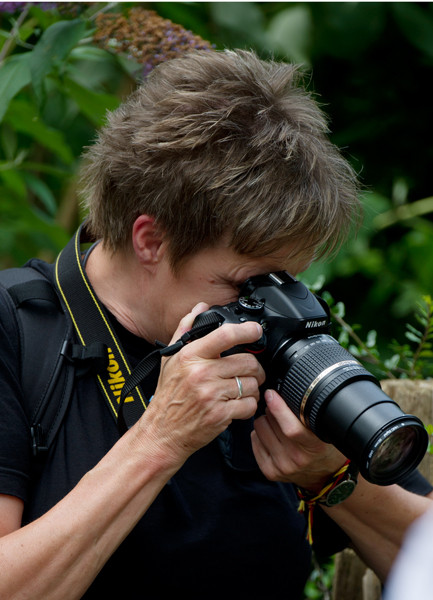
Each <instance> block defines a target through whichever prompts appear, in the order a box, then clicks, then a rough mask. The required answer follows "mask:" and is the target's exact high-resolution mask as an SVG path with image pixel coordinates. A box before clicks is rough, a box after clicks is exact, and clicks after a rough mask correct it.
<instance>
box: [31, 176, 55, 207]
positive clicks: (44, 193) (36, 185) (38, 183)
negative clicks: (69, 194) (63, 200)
mask: <svg viewBox="0 0 433 600" xmlns="http://www.w3.org/2000/svg"><path fill="white" fill-rule="evenodd" d="M24 180H25V182H26V184H27V186H28V187H29V189H30V190H31V191H32V192H33V194H34V195H35V196H36V198H38V200H40V202H41V203H42V205H43V206H44V208H45V209H46V212H47V213H48V215H49V216H50V217H55V216H56V211H57V203H56V200H55V198H54V195H53V193H52V191H51V190H50V188H49V187H48V186H47V184H46V183H45V182H44V181H43V180H42V179H40V178H39V177H35V176H34V175H32V174H31V173H25V174H24Z"/></svg>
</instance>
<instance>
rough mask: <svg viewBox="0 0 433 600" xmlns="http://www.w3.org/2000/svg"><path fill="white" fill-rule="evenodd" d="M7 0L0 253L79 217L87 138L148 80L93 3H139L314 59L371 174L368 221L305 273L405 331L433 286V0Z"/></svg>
mask: <svg viewBox="0 0 433 600" xmlns="http://www.w3.org/2000/svg"><path fill="white" fill-rule="evenodd" d="M12 4H14V3H0V267H2V268H3V267H7V266H12V265H16V264H21V263H23V262H24V261H25V260H26V259H27V258H29V257H31V256H35V255H39V256H43V257H46V258H48V259H52V258H53V257H54V256H55V255H56V253H57V252H58V250H59V249H60V248H61V247H62V246H63V245H64V243H65V242H66V241H67V239H68V238H69V235H70V234H71V233H72V231H73V230H74V229H75V227H76V225H77V223H78V222H79V220H80V219H81V218H82V216H83V215H82V214H80V209H79V206H78V202H77V197H76V192H75V188H76V174H77V169H78V167H79V162H80V153H81V151H82V149H83V147H84V146H86V145H87V144H89V143H91V141H92V139H93V137H94V132H95V128H96V127H98V126H99V125H100V124H101V123H102V122H103V120H104V115H105V113H106V111H107V110H110V109H113V108H115V107H116V106H117V105H118V104H119V102H120V101H121V99H122V98H124V97H125V95H127V94H128V93H129V92H130V91H131V90H132V89H133V88H134V87H135V85H136V84H137V80H138V78H137V72H138V65H137V63H136V62H135V60H133V59H131V58H130V57H128V56H123V55H120V54H116V53H114V52H110V51H108V50H105V49H101V48H100V47H98V46H97V45H96V44H95V43H94V42H93V38H92V36H93V34H94V32H95V30H96V27H97V25H96V15H97V14H98V13H100V12H101V11H111V12H113V11H114V12H116V11H118V12H122V13H124V14H128V11H129V9H130V8H131V7H132V6H134V7H136V6H142V7H144V8H148V9H151V10H155V11H156V12H157V13H158V14H159V15H161V16H162V17H164V18H168V19H171V20H172V21H173V22H175V23H178V24H180V25H182V26H183V27H184V28H185V29H187V30H191V31H193V32H194V34H197V35H200V36H201V37H202V38H203V39H205V40H208V41H210V42H211V43H212V44H213V45H214V46H215V47H216V48H217V49H222V48H225V47H230V48H235V47H236V48H253V49H255V50H256V51H257V52H258V53H259V54H260V55H261V56H262V57H263V58H267V57H271V56H272V57H275V58H277V59H283V60H288V61H295V62H300V63H302V64H303V65H304V70H305V73H306V81H307V82H308V86H309V88H310V89H311V91H312V92H313V93H314V94H315V95H316V96H317V97H318V99H319V101H320V102H321V103H322V105H323V107H324V109H325V111H326V112H327V114H328V115H329V119H330V130H331V138H332V140H333V141H334V142H335V143H336V144H337V145H338V146H340V147H342V148H343V152H344V154H345V155H346V157H347V158H348V159H349V160H350V161H351V162H352V163H353V165H354V167H355V169H356V170H357V172H358V173H359V175H360V178H361V181H362V183H363V185H364V193H363V201H364V205H365V221H364V225H363V227H362V229H361V231H360V232H359V235H358V236H357V238H356V239H353V240H350V243H348V244H347V246H346V247H345V248H344V249H343V250H342V251H341V252H340V253H339V255H338V257H337V258H336V259H335V260H333V261H332V262H330V261H328V262H327V263H326V264H317V265H314V266H312V267H311V268H310V269H309V271H308V272H307V273H306V274H305V275H304V276H303V278H304V280H305V281H307V282H314V281H316V280H317V278H318V277H319V276H324V277H325V289H326V290H328V291H329V292H330V293H331V294H332V296H333V297H334V298H337V299H339V300H341V301H342V302H343V303H344V305H345V306H346V312H347V318H348V321H349V322H351V323H353V322H357V323H361V324H362V328H363V329H364V328H365V330H366V331H368V330H369V329H372V328H374V329H377V330H378V331H379V338H380V339H379V345H381V346H382V347H383V348H386V347H387V345H388V344H389V342H390V340H392V339H393V338H396V337H397V338H398V337H399V334H403V333H404V330H405V327H406V321H407V320H409V319H411V318H412V315H413V313H414V310H415V307H416V304H417V302H418V301H419V300H420V298H421V297H422V296H423V295H425V294H431V293H432V290H431V288H432V270H433V243H432V241H433V220H432V215H433V197H432V195H433V191H432V185H431V181H430V168H431V164H432V155H433V147H432V144H431V141H430V140H431V138H432V135H431V134H432V131H431V130H432V124H433V123H432V119H431V100H430V94H429V92H428V89H429V82H430V80H431V78H432V74H433V6H432V4H431V3H429V2H426V3H412V2H387V3H377V2H368V3H362V2H342V3H340V2H336V3H334V2H311V3H308V2H263V3H262V2H149V3H128V2H122V3H93V4H92V3H73V2H72V3H52V4H48V3H28V4H25V3H20V6H15V7H12V8H11V5H12ZM14 8H15V10H14ZM5 10H9V12H4V11H5Z"/></svg>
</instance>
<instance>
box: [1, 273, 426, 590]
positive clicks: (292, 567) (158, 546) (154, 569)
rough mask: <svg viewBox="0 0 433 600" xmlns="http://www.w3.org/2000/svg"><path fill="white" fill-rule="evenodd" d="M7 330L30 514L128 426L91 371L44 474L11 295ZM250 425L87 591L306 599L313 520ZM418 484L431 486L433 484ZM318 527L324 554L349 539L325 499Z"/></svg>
mask: <svg viewBox="0 0 433 600" xmlns="http://www.w3.org/2000/svg"><path fill="white" fill-rule="evenodd" d="M39 268H40V269H41V270H43V271H44V272H46V273H47V274H48V276H49V277H52V267H51V266H50V265H45V264H44V263H39ZM114 326H115V328H116V330H117V333H118V334H119V336H120V339H121V342H122V344H123V347H124V350H125V352H126V354H127V355H128V357H129V359H130V362H131V365H132V366H134V365H135V364H136V363H137V362H138V361H139V360H140V359H141V358H142V357H143V356H145V355H146V354H147V353H149V352H150V351H151V349H152V346H151V345H150V344H148V343H147V342H146V341H144V340H142V339H140V338H136V337H135V336H133V335H132V334H130V333H129V332H127V331H126V330H124V329H123V328H122V327H121V326H120V325H119V324H118V323H117V322H114ZM0 340H1V343H0V389H1V390H2V393H1V394H0V415H1V418H0V493H2V494H10V495H15V496H17V497H19V498H21V499H23V500H24V502H25V511H24V523H28V522H31V521H33V520H34V519H36V518H37V517H38V516H40V515H42V514H44V513H45V512H46V511H48V510H49V509H50V508H51V507H52V506H53V505H54V504H56V503H57V502H58V501H60V500H61V499H62V498H63V497H64V496H65V495H66V494H67V493H68V492H69V491H70V490H71V489H72V488H73V487H74V486H75V485H76V484H77V482H78V481H79V480H80V478H81V477H82V476H83V475H84V474H85V473H86V472H87V471H88V470H90V469H92V468H93V467H94V466H95V465H96V463H97V462H98V461H99V460H100V459H101V458H102V457H103V456H104V455H105V454H106V453H107V452H108V450H109V449H110V448H111V447H112V446H113V445H114V444H115V443H116V441H117V440H118V438H119V434H118V431H117V427H116V424H115V423H114V420H113V417H112V415H111V414H110V412H109V411H108V408H107V407H106V405H105V403H104V399H103V398H102V395H101V394H100V392H99V389H98V387H97V384H96V381H95V380H94V379H93V378H92V376H90V375H87V376H85V377H82V378H80V379H77V381H76V385H75V390H74V394H73V397H72V400H71V402H70V404H69V407H68V411H67V414H66V417H65V420H64V423H63V425H62V427H61V429H60V431H59V433H58V435H57V437H56V439H55V441H54V443H53V445H52V447H51V448H50V450H49V455H48V458H47V460H46V463H45V467H44V469H43V472H42V474H41V475H40V477H39V479H38V480H37V481H32V457H31V449H30V431H29V426H28V422H27V418H26V414H25V410H24V409H23V406H24V404H23V390H22V389H21V384H20V379H19V364H20V362H19V361H20V358H19V352H20V350H19V340H18V339H17V332H16V328H15V326H14V323H13V320H12V319H11V315H10V313H8V311H7V310H6V309H5V307H4V305H3V306H2V305H0ZM44 343H49V333H48V332H47V337H46V340H41V357H40V358H41V359H43V345H44ZM250 427H251V423H248V422H237V423H235V424H234V425H233V427H232V429H233V432H232V440H233V441H234V447H235V449H237V450H236V452H237V453H238V456H237V455H235V456H234V457H233V462H232V464H229V463H230V461H228V460H227V458H226V457H225V456H224V452H223V448H224V442H227V439H226V438H227V436H226V437H224V436H222V437H221V439H219V440H215V441H213V442H212V443H210V444H209V445H208V446H206V447H205V448H203V449H201V450H199V451H198V452H196V453H195V454H193V455H192V456H191V457H190V458H189V459H188V460H187V462H186V463H185V465H184V466H183V467H182V468H181V469H180V471H179V472H178V473H177V474H176V475H175V476H174V477H173V478H172V479H171V480H170V482H169V483H168V484H167V485H166V486H165V487H164V489H163V490H162V491H161V492H160V494H159V495H158V497H157V498H156V500H155V501H154V503H153V504H152V506H151V507H150V508H149V510H148V511H147V512H146V514H145V515H144V517H143V518H142V519H141V521H140V522H139V523H138V525H137V526H136V527H135V528H134V530H133V531H132V532H131V534H130V535H129V536H128V537H127V538H126V540H125V541H124V542H123V543H122V544H121V546H120V547H119V549H118V550H117V551H116V552H115V553H114V554H113V556H112V557H111V558H110V560H109V561H108V563H107V564H106V565H105V567H104V568H103V569H102V571H101V573H100V574H99V575H98V577H97V578H96V580H95V582H94V583H93V584H92V586H91V587H90V588H89V590H88V592H87V593H86V594H85V595H84V598H86V599H93V598H95V599H98V600H99V598H101V597H104V598H107V599H109V598H118V597H127V598H128V599H130V600H134V599H135V598H137V599H138V598H147V599H148V600H152V599H155V598H164V597H169V595H171V594H175V593H176V594H180V595H183V594H185V595H186V596H188V597H189V598H197V599H198V598H200V599H202V598H203V597H205V598H208V599H213V598H221V597H222V596H223V595H225V597H228V598H232V597H233V598H235V597H236V598H240V599H241V598H249V599H254V598H257V599H258V598H264V597H265V598H269V599H272V598H280V597H281V596H285V597H288V598H293V599H296V598H301V597H302V590H303V588H304V585H305V580H306V578H307V576H308V573H309V570H310V554H311V549H310V547H309V544H308V542H307V541H306V524H305V518H304V516H303V515H301V514H299V513H298V511H297V508H298V499H297V497H296V494H295V492H294V489H293V487H292V486H291V485H290V484H282V483H277V482H269V481H267V480H266V479H265V478H264V477H263V476H262V475H261V474H260V472H259V471H258V470H257V469H250V467H251V463H252V454H251V448H250V447H249V446H248V444H249V428H250ZM239 448H241V451H240V452H238V449H239ZM239 457H240V458H239ZM240 466H241V467H242V468H244V467H245V468H246V470H239V467H240ZM119 468H122V465H119ZM418 489H421V493H422V486H421V488H418ZM426 491H429V490H428V489H427V490H426ZM95 493H98V491H97V490H95ZM314 535H315V538H316V539H317V543H318V544H319V545H320V550H321V552H328V553H333V552H335V551H337V550H339V549H341V547H343V546H344V545H345V543H346V542H347V537H346V536H345V535H344V534H343V533H342V532H341V530H339V529H338V527H337V526H336V525H335V524H334V523H333V522H332V521H331V520H330V519H328V518H327V517H326V515H324V513H323V512H322V511H320V509H319V510H318V511H317V518H316V531H315V532H314Z"/></svg>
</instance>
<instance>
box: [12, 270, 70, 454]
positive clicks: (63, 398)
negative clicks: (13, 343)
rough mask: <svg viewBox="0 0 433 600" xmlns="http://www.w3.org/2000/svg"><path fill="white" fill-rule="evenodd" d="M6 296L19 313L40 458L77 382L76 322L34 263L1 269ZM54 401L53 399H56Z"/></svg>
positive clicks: (25, 383) (28, 405)
mask: <svg viewBox="0 0 433 600" xmlns="http://www.w3.org/2000/svg"><path fill="white" fill-rule="evenodd" d="M0 285H2V286H3V288H4V289H5V290H6V291H7V292H8V293H7V294H3V297H4V298H5V300H6V301H7V302H8V303H9V307H10V308H11V309H12V311H13V312H14V314H15V315H16V320H17V324H18V331H19V338H20V349H21V365H20V369H21V373H20V375H21V381H22V387H23V391H24V402H25V406H24V408H25V410H26V414H27V416H28V419H29V424H30V429H31V435H32V447H33V448H32V449H33V454H34V456H40V455H44V454H45V453H46V452H47V450H48V448H49V446H50V444H51V443H52V441H53V440H54V438H55V436H56V434H57V431H58V429H59V427H60V425H61V423H62V420H63V417H64V415H65V412H66V409H67V407H68V404H69V400H70V398H71V396H72V390H73V384H74V378H75V373H74V363H73V361H71V360H69V357H68V351H69V348H70V344H71V340H72V323H71V321H70V319H69V317H68V316H67V315H66V313H65V312H64V311H63V306H62V303H61V301H60V299H59V297H58V295H57V293H56V291H55V289H54V287H53V286H52V285H51V283H50V282H49V280H48V279H47V278H46V277H45V276H44V275H43V274H42V273H40V272H39V271H37V270H36V269H34V268H32V267H30V266H28V267H22V268H13V269H6V270H4V271H1V272H0ZM51 399H53V401H51Z"/></svg>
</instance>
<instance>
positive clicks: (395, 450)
mask: <svg viewBox="0 0 433 600" xmlns="http://www.w3.org/2000/svg"><path fill="white" fill-rule="evenodd" d="M270 375H271V377H270V379H271V380H272V382H273V383H275V388H276V389H277V391H278V392H279V393H280V395H281V396H282V397H283V399H284V400H285V402H286V403H287V404H288V406H289V407H290V408H291V409H292V411H293V412H294V413H295V415H296V416H297V417H298V418H299V419H300V420H301V421H302V423H303V424H304V425H306V426H307V427H308V428H309V429H311V430H312V431H313V432H314V433H315V434H316V435H317V436H318V437H319V438H320V439H322V440H323V441H325V442H328V443H332V444H334V446H336V447H337V448H338V449H339V450H340V451H341V452H342V453H343V454H344V455H345V456H347V457H348V458H350V459H352V460H354V461H355V462H356V463H357V465H358V466H359V469H360V472H361V474H362V475H363V477H365V478H366V479H367V480H368V481H370V482H372V483H375V484H378V485H390V484H392V483H398V482H399V481H400V480H402V479H403V478H404V477H405V476H406V475H407V474H408V473H409V472H410V471H412V470H413V469H414V468H416V467H417V465H418V464H419V462H420V461H421V459H422V458H423V456H424V454H425V452H426V450H427V445H428V434H427V431H426V429H425V427H424V426H423V424H422V422H421V421H420V419H418V418H417V417H415V416H413V415H407V414H405V413H404V412H403V411H402V410H401V409H400V407H399V406H398V404H397V403H396V402H394V401H393V400H392V399H391V398H390V397H389V396H387V395H386V394H385V393H384V392H383V391H382V390H381V388H380V384H379V382H378V381H377V379H376V378H375V377H374V376H373V375H372V374H371V373H370V372H369V371H367V370H366V369H364V367H363V366H362V365H361V364H360V363H359V362H358V361H357V360H356V359H355V358H354V357H353V356H352V354H350V353H349V352H348V351H346V350H345V349H344V348H343V347H342V346H340V344H339V343H338V342H337V341H336V340H335V339H334V338H333V337H331V336H330V335H326V334H320V335H312V336H310V337H306V338H302V339H296V340H293V339H292V340H288V341H287V342H285V343H284V344H283V345H282V346H281V347H280V348H279V349H278V350H277V352H276V353H274V356H273V358H272V360H271V373H270ZM268 381H269V380H268Z"/></svg>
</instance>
